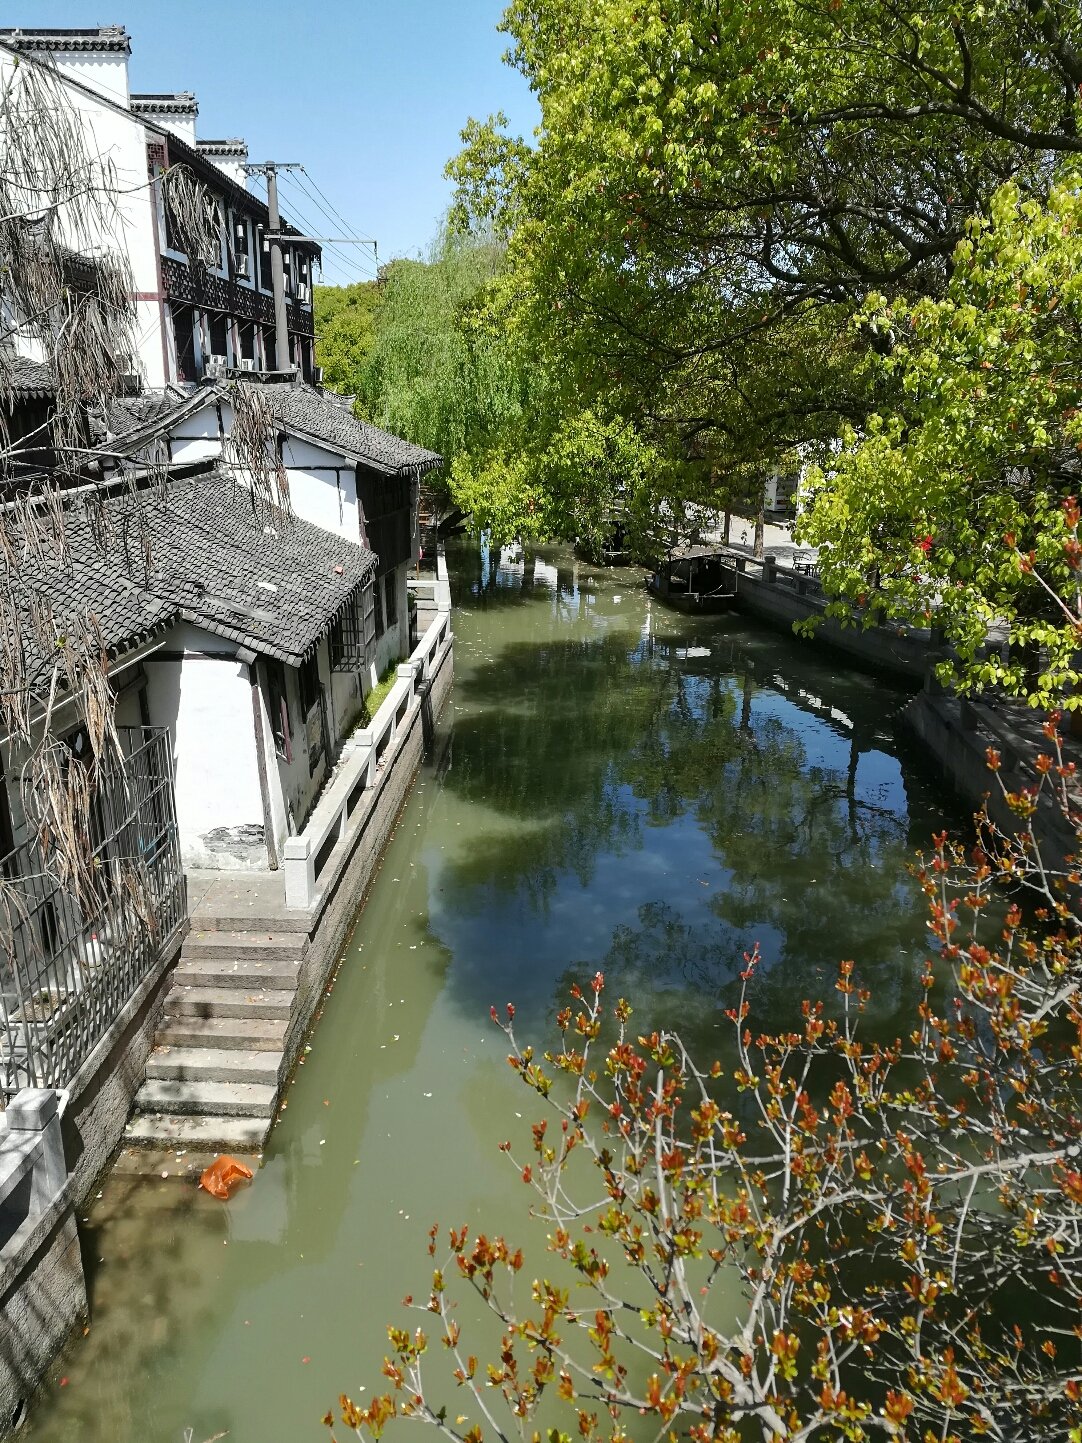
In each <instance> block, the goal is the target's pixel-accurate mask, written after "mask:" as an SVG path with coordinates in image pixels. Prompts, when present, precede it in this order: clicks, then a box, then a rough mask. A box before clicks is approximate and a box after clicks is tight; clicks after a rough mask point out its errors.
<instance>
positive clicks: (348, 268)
mask: <svg viewBox="0 0 1082 1443" xmlns="http://www.w3.org/2000/svg"><path fill="white" fill-rule="evenodd" d="M292 178H293V172H292V171H288V172H282V173H281V174H280V175H279V178H278V186H279V191H280V192H284V194H283V197H282V198H283V200H284V201H285V203H286V206H287V208H288V209H289V210H290V211H292V213H293V215H294V216H295V217H296V219H297V220H298V221H299V222H300V223H301V225H302V226H303V227H304V229H305V230H306V231H308V232H309V233H310V234H311V235H312V236H315V235H316V234H317V233H318V231H319V229H320V227H319V226H317V225H316V224H315V223H314V222H313V220H312V218H311V216H310V215H309V214H308V213H307V211H305V210H302V209H301V206H300V205H299V203H298V201H297V197H296V195H295V194H293V193H292V192H291V191H290V188H289V187H290V184H291V183H292ZM283 182H286V183H285V184H283ZM298 188H299V187H298ZM301 193H302V194H303V195H304V196H305V197H306V199H307V198H308V196H307V192H306V191H304V190H303V189H302V190H301ZM320 248H321V249H322V250H323V251H324V253H325V255H326V252H328V251H329V252H330V254H329V255H326V263H327V265H329V266H331V267H333V268H334V269H335V270H337V272H338V274H339V276H341V277H342V278H343V279H344V283H345V284H346V285H352V284H354V283H355V282H356V281H357V280H360V279H365V280H375V278H376V274H377V272H376V270H375V269H369V268H368V266H367V264H366V262H367V257H363V256H357V255H351V254H350V253H349V252H348V251H346V250H344V249H343V248H342V247H341V246H339V245H335V244H334V243H325V242H320Z"/></svg>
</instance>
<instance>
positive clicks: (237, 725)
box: [145, 625, 273, 868]
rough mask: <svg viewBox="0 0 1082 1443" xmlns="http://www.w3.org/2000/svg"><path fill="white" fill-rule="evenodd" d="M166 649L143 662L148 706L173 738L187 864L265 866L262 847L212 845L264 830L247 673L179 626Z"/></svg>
mask: <svg viewBox="0 0 1082 1443" xmlns="http://www.w3.org/2000/svg"><path fill="white" fill-rule="evenodd" d="M163 650H164V651H165V653H166V654H165V655H164V656H163V655H162V654H161V653H159V654H156V655H155V656H152V657H149V658H148V659H147V661H146V662H145V669H146V674H147V700H148V702H149V707H150V718H151V722H152V724H153V725H155V726H167V727H169V729H170V732H171V735H172V739H173V764H174V767H175V774H176V795H177V826H178V829H179V832H180V848H181V856H182V858H183V860H184V863H185V865H186V866H189V867H214V868H230V867H266V866H267V853H266V848H265V846H262V845H259V846H255V845H247V844H244V843H241V842H238V843H237V844H236V845H231V844H230V843H229V842H228V841H225V842H217V841H215V840H214V839H211V840H210V841H208V833H212V832H214V831H215V830H216V829H218V828H231V829H232V828H240V827H259V828H262V826H263V798H262V794H261V791H260V786H259V768H258V763H257V760H256V744H255V724H254V719H253V715H252V692H251V682H250V679H249V674H248V667H247V666H246V665H245V664H243V663H242V662H238V661H237V659H236V656H235V655H234V654H233V653H232V651H231V649H230V647H229V645H228V643H226V642H224V641H223V640H222V639H221V638H219V637H216V636H214V635H212V634H211V633H210V632H207V631H203V630H202V629H201V628H199V627H195V626H189V625H180V626H177V627H175V628H174V629H173V631H172V632H171V633H170V637H169V642H168V645H167V647H166V648H163ZM272 754H273V750H272Z"/></svg>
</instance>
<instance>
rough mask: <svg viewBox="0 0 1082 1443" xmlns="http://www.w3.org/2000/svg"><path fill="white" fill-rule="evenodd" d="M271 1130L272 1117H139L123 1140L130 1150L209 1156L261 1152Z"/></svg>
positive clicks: (133, 1119) (125, 1132)
mask: <svg viewBox="0 0 1082 1443" xmlns="http://www.w3.org/2000/svg"><path fill="white" fill-rule="evenodd" d="M270 1130H271V1119H270V1118H269V1117H222V1116H214V1115H211V1116H207V1117H198V1116H190V1115H189V1116H180V1115H178V1114H176V1113H159V1114H155V1115H147V1116H140V1115H139V1114H136V1116H135V1117H133V1118H132V1119H131V1121H130V1122H129V1123H128V1125H127V1127H126V1128H125V1129H124V1141H125V1143H126V1144H127V1146H128V1147H151V1148H159V1149H162V1150H166V1149H178V1148H199V1149H200V1150H205V1151H206V1152H209V1153H218V1152H241V1153H243V1152H262V1150H263V1146H264V1144H265V1143H266V1141H267V1137H268V1136H269V1134H270ZM166 1166H168V1164H166Z"/></svg>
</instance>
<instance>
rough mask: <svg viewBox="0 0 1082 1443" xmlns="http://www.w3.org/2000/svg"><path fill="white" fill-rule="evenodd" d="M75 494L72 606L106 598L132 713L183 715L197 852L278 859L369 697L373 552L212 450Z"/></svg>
mask: <svg viewBox="0 0 1082 1443" xmlns="http://www.w3.org/2000/svg"><path fill="white" fill-rule="evenodd" d="M64 506H65V534H66V542H67V551H68V556H67V560H66V561H65V562H64V564H62V565H60V566H58V567H57V568H56V572H55V575H54V576H52V577H50V578H49V579H48V581H47V586H48V590H49V592H50V594H51V595H52V597H53V604H54V605H55V607H56V617H57V621H58V623H59V624H62V623H63V619H64V617H65V615H69V616H70V618H71V619H72V623H73V624H74V622H75V620H76V619H77V618H78V617H80V616H83V615H86V614H87V613H89V612H92V613H93V615H94V616H95V618H96V620H97V622H98V624H100V625H101V627H102V634H103V638H104V640H105V643H106V646H107V648H108V649H109V650H110V651H111V652H113V653H114V654H115V656H116V660H115V661H114V663H113V666H112V668H111V672H110V677H111V680H112V681H113V683H114V690H115V691H116V693H117V708H116V721H117V724H118V726H120V727H143V728H147V727H150V728H163V729H165V730H166V731H167V732H168V735H169V738H170V746H171V752H172V762H173V772H174V779H175V794H176V818H177V827H178V831H179V840H180V855H181V859H182V861H183V863H184V865H185V867H186V868H191V867H210V868H219V869H221V868H236V867H243V868H247V869H261V868H267V867H273V866H276V865H277V863H278V860H279V859H280V856H281V849H282V846H283V843H284V841H285V839H286V837H287V836H290V835H292V834H293V833H294V832H296V831H297V830H298V829H299V828H300V827H302V826H303V825H304V822H305V820H306V818H307V816H308V814H309V812H310V811H311V808H312V806H313V803H314V802H315V799H316V797H317V795H318V793H319V791H320V788H321V787H322V785H323V782H324V780H325V779H326V777H327V775H328V773H329V771H330V770H331V768H332V767H333V765H334V762H335V760H336V758H337V755H338V752H339V750H340V747H341V743H342V741H343V740H344V739H345V738H346V737H347V736H348V735H349V734H350V733H351V732H352V731H353V730H354V729H355V728H356V726H357V725H358V723H359V721H360V720H361V718H362V715H363V707H364V694H365V690H366V687H365V679H366V676H367V674H368V669H369V666H370V658H371V655H372V652H373V648H374V645H375V637H374V632H373V627H372V610H373V596H374V583H375V569H376V560H375V557H374V556H373V554H372V553H371V552H369V551H365V550H364V549H363V548H361V547H360V546H358V545H356V544H355V543H353V542H348V541H344V540H341V539H340V538H337V537H334V536H330V535H328V534H327V532H325V531H323V530H320V529H319V528H317V527H315V526H312V525H310V524H309V523H308V522H306V521H303V520H301V519H300V518H298V517H295V516H289V515H287V514H285V513H283V512H282V511H280V510H279V509H277V508H260V507H256V506H253V502H252V498H251V496H250V494H249V493H248V492H246V491H245V489H244V488H242V487H238V486H237V485H236V483H235V481H234V479H233V478H232V477H231V476H229V475H226V474H225V473H224V472H222V471H221V470H219V469H216V468H214V467H212V466H210V465H203V466H201V467H187V468H183V470H179V469H178V470H176V471H174V473H173V474H172V475H170V476H169V478H168V479H167V481H166V483H165V484H164V485H159V484H158V483H157V482H156V481H153V480H146V479H144V480H143V481H141V482H140V481H137V482H136V483H135V490H133V487H132V478H131V477H130V476H129V475H125V476H123V477H118V478H117V479H116V480H115V481H113V482H111V483H107V484H106V485H105V486H104V487H102V488H95V489H93V490H89V491H87V492H73V493H71V494H70V495H69V496H67V497H66V498H65V502H64ZM103 538H104V540H103ZM144 543H146V546H145V545H144ZM147 548H149V550H148V549H147ZM148 554H149V562H148ZM62 725H67V723H63V722H62ZM77 725H78V718H77V716H76V715H75V713H74V711H73V713H72V720H71V726H72V727H77ZM17 813H18V809H17V805H15V806H14V807H13V808H12V809H11V813H10V815H11V816H12V817H13V818H14V820H13V821H12V822H10V823H9V825H11V826H14V829H15V831H16V833H17V831H18V815H17ZM15 840H18V837H17V836H16V838H15Z"/></svg>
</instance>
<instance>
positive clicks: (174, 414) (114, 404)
mask: <svg viewBox="0 0 1082 1443" xmlns="http://www.w3.org/2000/svg"><path fill="white" fill-rule="evenodd" d="M190 400H191V393H190V392H189V391H187V390H186V389H184V388H183V387H180V386H173V385H169V386H166V387H164V388H163V389H161V390H154V391H144V392H143V394H142V395H140V396H117V397H114V398H113V399H112V400H110V401H109V403H108V406H107V407H106V409H105V412H104V415H103V414H102V413H101V412H100V411H99V412H98V413H97V414H96V415H95V416H94V418H93V421H94V427H95V431H96V433H97V435H98V437H99V438H100V439H101V440H102V441H104V440H105V438H106V437H107V436H108V437H111V438H112V439H114V440H119V441H126V440H127V439H129V438H131V439H137V438H138V439H141V438H142V435H143V432H144V431H147V430H154V429H155V428H160V427H162V426H166V427H168V426H169V425H171V424H172V423H173V422H174V421H175V420H178V419H179V418H180V415H181V414H182V413H183V412H186V411H187V410H188V409H190V407H189V402H190ZM117 449H119V450H124V451H125V453H126V451H127V449H128V448H126V447H124V446H121V447H118V448H117Z"/></svg>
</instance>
